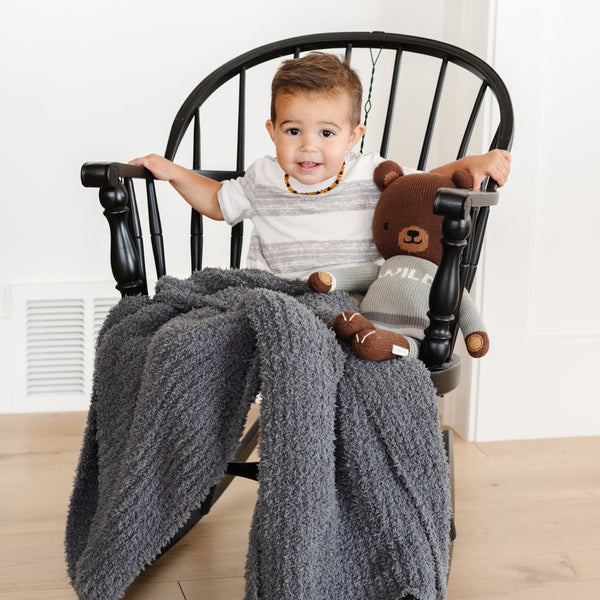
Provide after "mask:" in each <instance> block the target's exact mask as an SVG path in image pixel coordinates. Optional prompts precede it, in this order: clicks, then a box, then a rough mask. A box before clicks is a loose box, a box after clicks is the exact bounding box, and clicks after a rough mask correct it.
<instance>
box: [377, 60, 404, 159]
mask: <svg viewBox="0 0 600 600" xmlns="http://www.w3.org/2000/svg"><path fill="white" fill-rule="evenodd" d="M401 63H402V48H397V49H396V57H395V59H394V69H393V71H392V81H391V83H390V96H389V99H388V105H387V112H386V115H385V124H384V126H383V137H382V139H381V149H380V151H379V154H380V155H381V156H383V157H384V158H385V157H387V153H388V147H389V144H390V135H391V132H392V119H393V117H394V107H395V106H396V93H397V91H398V79H399V77H400V65H401Z"/></svg>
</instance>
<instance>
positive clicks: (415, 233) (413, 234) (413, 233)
mask: <svg viewBox="0 0 600 600" xmlns="http://www.w3.org/2000/svg"><path fill="white" fill-rule="evenodd" d="M406 234H407V235H408V236H409V237H411V238H412V239H413V240H414V239H415V238H416V237H419V230H418V229H409V230H408V231H407V232H406Z"/></svg>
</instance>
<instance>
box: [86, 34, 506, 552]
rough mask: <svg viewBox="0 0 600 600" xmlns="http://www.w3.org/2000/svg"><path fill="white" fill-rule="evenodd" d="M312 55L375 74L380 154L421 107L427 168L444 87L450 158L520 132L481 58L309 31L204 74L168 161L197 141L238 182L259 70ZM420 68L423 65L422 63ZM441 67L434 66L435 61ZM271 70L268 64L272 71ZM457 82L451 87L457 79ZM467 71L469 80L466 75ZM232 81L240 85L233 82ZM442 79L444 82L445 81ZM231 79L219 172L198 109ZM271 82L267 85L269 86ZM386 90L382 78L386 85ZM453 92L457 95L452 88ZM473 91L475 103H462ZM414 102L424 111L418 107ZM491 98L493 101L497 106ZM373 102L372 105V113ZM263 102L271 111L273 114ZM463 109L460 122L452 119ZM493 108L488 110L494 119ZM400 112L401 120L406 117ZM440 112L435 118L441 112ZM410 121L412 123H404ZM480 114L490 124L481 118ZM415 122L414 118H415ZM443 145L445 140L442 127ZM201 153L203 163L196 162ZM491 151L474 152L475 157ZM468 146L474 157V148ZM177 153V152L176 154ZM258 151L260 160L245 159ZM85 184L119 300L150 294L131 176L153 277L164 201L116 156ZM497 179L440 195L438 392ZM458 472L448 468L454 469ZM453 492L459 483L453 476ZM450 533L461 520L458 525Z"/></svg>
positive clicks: (251, 469) (454, 375) (90, 172)
mask: <svg viewBox="0 0 600 600" xmlns="http://www.w3.org/2000/svg"><path fill="white" fill-rule="evenodd" d="M313 50H326V51H334V52H338V53H339V52H341V53H345V56H346V59H347V60H352V64H353V65H354V64H355V61H357V60H361V59H362V60H363V61H364V60H366V59H368V61H367V62H366V64H367V65H368V67H369V70H370V71H371V72H370V73H369V75H370V80H369V81H366V82H365V86H364V87H365V90H367V91H368V98H367V102H366V111H365V112H366V113H367V114H366V116H365V120H366V118H367V116H369V118H371V122H370V123H369V131H368V133H367V141H368V143H372V140H373V139H374V138H375V137H378V138H379V142H378V144H379V145H378V147H377V148H374V149H377V150H378V151H379V153H380V154H381V155H382V156H387V154H388V151H389V148H390V144H391V141H392V133H393V131H398V132H399V135H400V136H402V137H403V138H405V137H406V135H407V134H406V133H405V132H406V131H407V130H410V126H414V123H415V117H414V116H413V115H412V114H408V112H407V109H406V108H405V107H406V106H411V107H412V109H416V108H419V109H423V111H424V115H423V118H422V123H423V128H422V134H421V136H420V139H418V140H416V141H415V140H413V139H411V140H410V142H411V145H412V147H413V148H414V149H415V156H417V154H418V161H417V164H416V166H417V167H418V168H419V169H421V170H425V169H426V167H427V160H428V157H429V155H430V154H431V150H432V148H434V147H435V144H436V140H438V137H439V135H440V134H439V131H440V129H441V125H440V124H441V123H443V118H441V117H442V113H443V110H444V101H445V95H444V94H443V90H444V92H445V91H446V88H449V89H450V90H451V91H452V90H453V91H454V96H453V98H458V101H456V103H457V104H460V106H459V109H460V110H457V111H455V113H454V115H453V117H452V123H451V124H450V125H451V126H454V125H456V121H457V120H459V118H463V119H464V122H463V123H462V125H461V126H460V130H459V129H458V128H457V129H456V142H455V145H454V150H453V152H454V154H453V156H449V157H445V160H444V162H450V161H451V160H453V159H455V158H460V157H463V156H465V155H466V154H467V153H468V151H469V144H470V143H471V141H472V138H474V137H476V138H477V140H478V141H479V140H483V139H484V132H485V131H486V130H489V131H491V134H490V136H489V139H488V142H486V143H485V145H486V146H487V148H489V149H494V148H500V149H506V150H509V149H510V147H511V142H512V137H513V112H512V106H511V101H510V97H509V94H508V92H507V90H506V87H505V85H504V83H503V82H502V80H501V79H500V77H499V76H498V74H497V73H496V72H495V71H494V70H493V69H492V68H491V67H490V66H489V65H488V64H487V63H485V62H484V61H483V60H481V59H479V58H477V57H476V56H474V55H473V54H470V53H469V52H466V51H464V50H462V49H460V48H457V47H454V46H451V45H448V44H445V43H442V42H439V41H434V40H429V39H423V38H418V37H412V36H407V35H399V34H391V33H382V32H374V33H368V32H359V33H356V32H355V33H326V34H317V35H307V36H302V37H296V38H292V39H287V40H283V41H280V42H275V43H272V44H268V45H266V46H262V47H260V48H257V49H255V50H251V51H249V52H247V53H245V54H243V55H241V56H239V57H237V58H234V59H233V60H231V61H229V62H228V63H226V64H225V65H223V66H222V67H220V68H218V69H216V70H215V71H214V72H213V73H211V74H210V75H208V76H207V77H206V78H205V79H204V80H203V81H202V82H201V83H200V84H199V85H198V86H197V87H196V88H195V89H194V90H193V91H192V93H191V94H190V95H189V96H188V98H187V99H186V100H185V102H184V103H183V105H182V106H181V108H180V110H179V112H178V113H177V115H176V117H175V120H174V122H173V125H172V128H171V132H170V135H169V139H168V142H167V147H166V150H165V156H166V158H168V159H170V160H175V159H176V157H177V162H180V163H183V162H184V161H183V159H182V158H180V155H178V150H179V149H180V145H181V143H182V140H184V137H185V139H186V140H187V139H190V140H191V146H192V152H191V155H192V156H191V164H189V165H188V166H189V167H191V168H193V169H194V170H197V171H198V172H200V173H202V174H204V175H206V176H208V177H212V178H214V179H217V180H225V179H231V178H235V177H238V176H241V175H243V173H244V168H245V165H246V147H247V138H248V135H247V119H246V113H247V106H248V104H249V99H248V97H247V96H248V90H249V89H250V85H249V83H248V82H249V81H250V79H251V77H252V73H253V69H254V70H256V71H260V69H259V67H262V66H263V65H265V64H269V63H271V65H275V67H276V66H277V65H278V64H279V63H280V61H281V58H282V57H288V58H289V57H297V56H299V55H300V54H301V53H304V52H307V51H313ZM411 60H412V61H414V60H421V61H423V62H422V63H414V62H413V63H412V64H413V66H414V65H415V64H416V65H417V66H418V67H419V69H420V70H419V75H418V79H419V80H420V79H421V78H422V77H423V74H424V71H426V70H429V71H431V72H432V73H433V78H432V85H431V91H432V94H433V97H432V100H431V102H430V103H427V105H426V106H424V105H423V102H422V99H421V100H417V101H415V102H413V103H412V104H411V101H410V95H409V94H410V93H411V92H412V91H413V90H414V87H415V86H413V85H408V86H404V87H402V86H401V83H402V81H403V76H402V74H403V69H401V66H402V67H403V68H404V65H405V63H406V64H407V67H408V68H410V66H411ZM421 64H423V65H425V67H427V69H425V68H424V67H423V69H422V70H421V66H420V65H421ZM434 65H435V66H434ZM275 67H273V68H275ZM452 78H454V85H453V84H452V83H451V82H450V80H451V79H452ZM467 78H470V80H467ZM232 80H233V81H235V80H237V85H236V86H232V85H231V82H232ZM381 82H384V85H383V93H382V94H380V95H383V96H384V98H383V100H381V99H376V98H375V95H376V91H377V90H376V88H377V85H378V84H381ZM445 83H446V87H445ZM227 85H228V86H229V91H232V90H233V92H234V94H235V96H236V103H237V116H236V118H237V135H236V140H235V143H234V146H235V147H234V148H233V149H232V151H231V166H230V168H229V169H227V170H218V169H216V168H215V167H214V166H213V165H211V158H212V152H211V150H210V148H208V149H206V148H205V147H204V146H205V142H204V140H203V128H202V127H201V123H204V122H205V121H204V120H203V107H204V105H205V103H206V101H207V100H208V99H209V98H210V97H211V96H212V95H213V93H215V92H216V91H217V90H220V89H221V88H225V86H227ZM263 87H264V86H263ZM379 87H381V85H379ZM457 90H458V91H457ZM465 98H468V102H467V101H466V100H465ZM417 105H418V106H417ZM492 105H493V106H492ZM371 107H373V112H372V113H371V112H370V109H371ZM266 108H267V107H266V106H265V110H266ZM376 112H378V113H379V114H380V115H381V117H380V121H381V123H380V124H379V125H377V124H375V125H373V119H374V115H375V113H376ZM458 112H460V114H461V115H463V116H462V117H457V116H455V115H456V114H457V113H458ZM490 115H491V116H490ZM403 116H404V120H403ZM438 117H440V118H438ZM407 120H408V121H409V122H410V123H409V125H410V126H409V125H407V124H406V121H407ZM482 121H483V122H484V123H483V125H482ZM417 122H418V120H417ZM442 133H443V136H444V145H447V138H448V137H449V135H448V131H447V129H443V132H442ZM201 148H202V149H203V154H204V155H207V156H208V158H207V160H201ZM484 149H485V148H483V147H478V148H476V150H475V152H476V153H480V152H481V151H483V150H484ZM471 153H473V152H471ZM180 154H182V153H180ZM249 158H251V159H252V158H255V157H249ZM394 158H396V159H397V160H398V161H399V162H404V163H405V164H410V163H409V162H408V159H407V158H405V156H401V157H400V156H399V157H394ZM81 179H82V182H83V185H84V186H86V187H95V188H99V190H100V192H99V193H100V202H101V204H102V206H103V207H104V214H105V216H106V218H107V219H108V222H109V225H110V232H111V264H112V270H113V274H114V277H115V280H116V282H117V285H116V287H117V289H118V290H119V291H120V293H121V294H122V295H123V296H126V295H136V294H147V293H148V284H147V277H146V267H145V258H144V257H145V252H144V246H143V240H142V234H141V226H140V218H139V215H138V208H137V204H136V197H135V190H134V183H133V180H134V179H141V180H145V184H146V188H147V199H148V207H149V208H148V215H149V229H150V234H151V245H152V251H153V257H154V264H155V268H156V274H157V277H161V276H162V275H164V274H165V273H166V267H165V253H164V248H163V237H162V230H161V221H160V216H159V205H158V202H157V198H156V192H155V187H154V182H153V178H152V176H151V174H150V173H149V172H148V171H147V170H145V169H144V168H142V167H137V166H131V165H128V164H122V163H118V162H103V163H86V164H85V165H83V167H82V171H81ZM496 189H497V184H496V182H495V181H493V180H491V179H488V180H487V181H486V182H485V183H484V185H483V186H482V191H467V190H459V189H442V190H439V192H438V196H437V198H436V202H435V208H434V210H435V211H436V212H437V213H438V214H441V215H443V216H444V224H443V238H442V243H443V248H444V252H443V258H442V262H441V264H440V266H439V269H438V271H437V275H436V278H435V280H434V282H433V285H432V288H431V297H430V312H429V317H430V324H429V327H427V329H426V330H425V338H424V340H423V342H422V346H421V355H420V357H421V359H422V360H423V361H424V363H425V364H426V366H427V367H428V368H429V370H430V372H431V377H432V380H433V382H434V384H435V386H436V389H437V392H438V394H439V395H440V396H441V395H444V394H446V393H448V392H449V391H451V390H452V389H454V388H455V387H456V386H457V385H458V383H459V381H460V371H461V361H460V358H459V357H458V356H457V355H456V354H455V353H454V352H453V349H454V343H455V339H456V333H457V332H456V328H455V326H454V324H455V318H454V315H455V314H456V313H457V310H458V306H459V304H460V300H461V295H462V292H463V290H465V289H466V290H468V289H470V288H471V285H472V283H473V279H474V277H475V272H476V270H477V264H478V261H479V257H480V253H481V249H482V244H483V239H484V233H485V228H486V223H487V219H488V213H489V207H490V206H492V205H495V204H497V202H498V193H497V191H496ZM202 238H203V224H202V217H201V216H200V215H199V214H198V213H196V212H194V211H192V217H191V269H192V271H194V270H197V269H200V268H202V253H203V247H202ZM242 240H243V224H238V225H236V226H234V227H233V228H232V230H231V251H230V265H231V267H239V266H240V262H241V253H242ZM444 437H445V444H446V450H447V453H448V457H449V461H450V464H451V465H452V456H451V455H452V438H451V431H449V430H448V431H445V432H444ZM257 440H258V420H257V421H256V422H255V423H254V424H253V425H252V426H251V427H250V429H249V431H248V433H247V434H246V435H245V437H244V438H243V439H242V440H241V442H240V445H239V447H238V450H237V452H236V455H235V456H234V457H233V460H232V462H231V463H230V464H229V467H228V470H227V475H226V476H225V477H224V478H223V480H222V481H221V482H220V483H219V484H218V485H217V486H216V487H215V488H214V489H213V490H212V492H211V494H210V496H209V498H207V500H206V501H205V502H204V504H203V506H201V507H199V508H198V509H197V510H196V511H195V512H194V514H193V515H192V517H191V518H190V521H189V522H188V524H187V525H186V526H185V527H184V528H183V529H182V530H181V531H180V532H179V533H178V534H177V536H176V537H175V538H174V539H173V540H172V541H171V543H170V544H169V546H168V547H170V546H172V545H173V544H174V543H175V542H176V541H178V540H179V539H180V538H181V537H182V536H183V535H184V534H185V533H186V532H187V531H188V530H189V529H190V528H191V527H192V526H193V525H194V524H195V523H196V522H197V521H198V520H199V519H200V518H201V516H202V515H203V514H206V513H207V512H208V510H209V509H210V507H211V506H212V504H213V503H214V502H215V501H216V500H217V499H218V497H219V496H220V495H221V493H222V492H223V491H224V490H225V488H226V487H227V485H228V484H229V482H230V481H231V479H232V478H233V477H234V476H243V477H249V478H253V479H257V475H258V464H257V463H255V462H246V460H247V458H248V457H249V456H250V454H251V453H252V451H253V449H254V448H255V446H256V444H257ZM451 477H453V475H452V466H451ZM451 489H453V481H451ZM451 537H452V539H454V527H452V535H451Z"/></svg>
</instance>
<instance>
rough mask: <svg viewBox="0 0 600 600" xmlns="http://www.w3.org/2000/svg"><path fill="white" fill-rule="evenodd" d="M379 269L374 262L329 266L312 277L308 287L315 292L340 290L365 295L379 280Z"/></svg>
mask: <svg viewBox="0 0 600 600" xmlns="http://www.w3.org/2000/svg"><path fill="white" fill-rule="evenodd" d="M379 268H380V265H379V264H377V263H374V262H361V263H354V264H346V265H327V266H325V267H321V268H319V270H318V271H315V272H314V273H312V274H311V275H310V277H309V278H308V285H309V287H310V289H311V290H313V291H314V292H322V293H324V292H332V291H334V290H340V291H343V292H358V293H361V294H364V293H365V292H366V291H367V290H368V289H369V286H370V285H371V284H372V283H373V281H375V279H377V275H378V274H379Z"/></svg>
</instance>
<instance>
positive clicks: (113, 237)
mask: <svg viewBox="0 0 600 600" xmlns="http://www.w3.org/2000/svg"><path fill="white" fill-rule="evenodd" d="M132 179H145V180H146V186H147V187H149V188H151V190H148V191H149V192H150V191H151V192H152V195H153V196H154V177H153V176H152V173H150V171H148V169H146V168H144V167H140V166H137V165H129V164H125V163H117V162H88V163H85V164H84V165H83V166H82V167H81V183H82V184H83V186H84V187H88V188H99V192H98V194H99V197H100V204H102V207H103V208H104V216H105V217H106V219H107V221H108V224H109V228H110V264H111V269H112V273H113V277H114V279H115V281H116V288H117V289H118V290H119V292H121V295H122V296H133V295H137V294H146V293H147V284H146V274H145V265H144V251H143V245H142V241H141V231H140V226H139V217H138V213H137V206H136V200H135V192H134V190H133V184H132V181H131V180H132ZM122 180H123V181H124V183H123V182H122ZM154 200H155V197H154Z"/></svg>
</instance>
